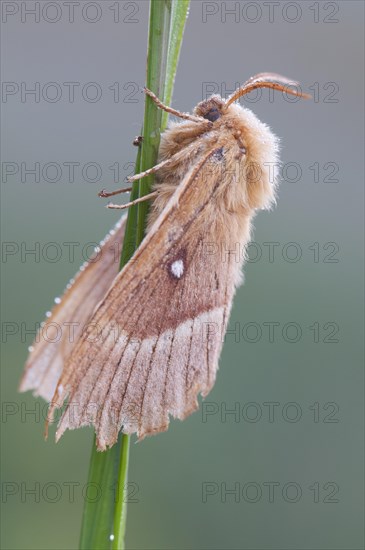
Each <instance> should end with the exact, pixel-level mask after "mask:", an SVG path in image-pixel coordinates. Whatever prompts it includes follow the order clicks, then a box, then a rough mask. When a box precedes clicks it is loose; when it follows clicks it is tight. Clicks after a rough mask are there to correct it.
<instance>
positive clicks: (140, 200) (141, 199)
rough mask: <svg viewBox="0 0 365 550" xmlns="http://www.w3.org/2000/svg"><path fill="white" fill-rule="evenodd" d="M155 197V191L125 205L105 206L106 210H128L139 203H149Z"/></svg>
mask: <svg viewBox="0 0 365 550" xmlns="http://www.w3.org/2000/svg"><path fill="white" fill-rule="evenodd" d="M156 196H157V191H153V192H152V193H149V194H148V195H144V196H143V197H139V198H138V199H136V200H134V201H131V202H127V204H107V208H111V209H115V210H124V209H125V208H129V207H130V206H134V205H135V204H138V203H140V202H144V201H149V200H150V199H153V198H154V197H156Z"/></svg>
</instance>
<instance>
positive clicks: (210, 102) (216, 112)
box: [194, 95, 225, 122]
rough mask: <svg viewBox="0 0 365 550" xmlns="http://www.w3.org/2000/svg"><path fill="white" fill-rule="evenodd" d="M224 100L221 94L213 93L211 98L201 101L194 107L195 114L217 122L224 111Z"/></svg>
mask: <svg viewBox="0 0 365 550" xmlns="http://www.w3.org/2000/svg"><path fill="white" fill-rule="evenodd" d="M224 105H225V102H224V100H223V99H222V98H221V97H220V96H219V95H212V96H211V97H210V98H209V99H206V100H205V101H201V102H200V103H198V105H197V106H196V107H195V109H194V114H195V115H197V116H200V117H202V118H205V119H206V120H209V121H210V122H215V121H216V120H218V119H220V118H221V116H222V113H223V107H224Z"/></svg>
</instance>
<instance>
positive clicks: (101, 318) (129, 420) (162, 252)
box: [50, 148, 240, 450]
mask: <svg viewBox="0 0 365 550" xmlns="http://www.w3.org/2000/svg"><path fill="white" fill-rule="evenodd" d="M222 156H223V155H222V148H220V149H219V148H218V149H215V150H214V151H212V152H211V153H209V154H208V155H205V156H204V158H202V160H201V161H199V162H198V163H197V165H196V166H194V167H193V169H192V170H191V171H190V172H189V173H188V174H187V175H186V176H185V178H184V179H183V181H182V182H181V184H180V185H179V186H178V188H177V190H176V191H175V193H174V195H173V196H172V197H171V199H170V200H169V202H168V204H167V206H166V207H165V209H164V210H163V212H162V213H161V214H160V216H159V217H158V218H157V220H156V222H155V223H154V224H153V225H152V227H151V229H150V231H149V233H148V234H147V236H146V238H145V239H144V241H143V242H142V244H141V246H140V247H139V249H138V250H137V251H136V253H135V255H134V256H133V257H132V260H131V261H130V262H129V263H128V264H127V265H126V266H125V268H124V269H123V270H122V271H121V272H120V273H119V274H118V275H117V277H116V278H115V280H114V282H113V284H112V286H111V288H110V290H109V291H108V293H107V294H106V296H105V297H104V299H103V301H102V302H101V303H100V304H99V306H98V308H97V310H96V311H95V313H94V315H93V317H92V319H91V323H92V324H93V325H94V326H95V332H94V333H93V334H89V335H86V334H83V336H82V337H81V338H80V340H79V342H78V343H77V346H76V347H75V349H74V350H73V352H72V354H71V356H70V358H69V361H68V363H67V365H66V367H65V369H64V371H63V373H62V376H61V380H60V383H59V385H58V388H57V392H56V393H55V396H54V399H53V402H52V405H51V408H50V419H52V416H53V413H54V410H55V408H56V407H61V406H62V404H63V402H64V401H65V399H66V398H67V396H68V398H69V399H68V404H67V407H66V409H65V411H64V413H63V415H62V417H61V420H60V422H59V426H58V430H57V434H56V438H57V439H59V437H61V435H62V434H63V432H64V431H65V430H66V429H74V428H78V427H81V426H83V425H88V424H94V426H95V429H96V434H97V445H98V448H99V449H100V450H104V449H105V448H106V447H107V446H111V445H113V444H114V443H115V442H116V440H117V438H118V433H119V431H120V429H121V428H122V429H123V432H124V433H134V432H136V433H137V435H138V436H139V438H143V437H144V436H145V435H147V434H152V433H157V432H161V431H164V430H166V429H167V427H168V424H169V415H172V416H174V417H177V418H180V419H183V418H185V417H186V416H187V415H189V414H190V413H191V412H193V411H194V410H196V409H197V407H198V402H197V395H198V393H201V394H202V395H203V396H205V395H207V394H208V392H209V391H210V389H211V388H212V386H213V384H214V381H215V376H216V370H217V365H218V358H219V354H220V350H221V347H222V335H223V333H224V328H225V326H226V322H227V316H228V314H229V310H230V305H231V301H232V296H233V292H234V288H235V283H236V282H237V273H238V272H240V264H239V263H237V262H235V261H233V260H232V258H231V256H230V255H229V254H228V255H227V261H221V256H220V255H219V254H217V253H216V251H215V252H213V250H214V245H215V243H216V239H217V234H216V231H219V221H217V223H211V221H212V220H215V213H216V212H217V211H216V208H217V207H218V205H219V204H220V202H221V201H219V197H218V195H219V191H220V182H221V166H219V165H220V164H221V160H222ZM218 217H219V216H218ZM220 232H222V228H221V227H220Z"/></svg>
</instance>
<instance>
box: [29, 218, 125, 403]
mask: <svg viewBox="0 0 365 550" xmlns="http://www.w3.org/2000/svg"><path fill="white" fill-rule="evenodd" d="M125 222H126V216H124V217H123V218H122V219H121V220H120V222H119V223H118V224H117V225H116V226H115V228H114V229H113V230H112V231H110V233H109V234H108V235H107V237H106V238H105V239H104V240H103V241H102V242H101V243H100V247H99V251H98V253H97V255H96V256H95V258H94V260H93V261H89V262H86V263H85V264H84V265H83V266H82V268H81V269H80V271H79V273H78V274H77V275H76V277H75V279H74V280H73V281H71V282H70V283H69V284H68V285H67V288H66V291H65V293H64V294H63V296H62V298H61V299H60V300H59V301H58V300H57V302H58V303H57V304H56V305H55V307H54V308H53V310H52V311H51V314H50V316H49V317H48V318H47V319H46V321H45V322H44V323H42V325H41V327H40V329H39V331H38V334H37V336H36V339H35V341H34V342H33V345H32V346H31V348H30V354H29V357H28V359H27V362H26V365H25V369H24V373H23V376H22V379H21V382H20V387H19V390H20V391H22V392H24V391H27V390H33V393H34V395H40V396H41V397H43V398H44V399H45V400H46V401H51V399H52V397H53V394H54V392H55V389H56V386H57V383H58V380H59V378H60V376H61V372H62V369H63V365H64V364H65V362H66V360H67V358H68V356H69V355H70V353H71V351H72V348H73V347H74V345H75V342H76V341H77V339H78V337H79V335H80V333H81V332H82V330H83V329H84V328H85V326H86V325H87V324H88V322H89V319H90V317H91V315H92V313H93V310H94V309H95V307H96V305H97V304H98V303H99V302H100V300H101V299H102V298H103V296H104V295H105V293H106V292H107V290H108V288H109V287H110V285H111V283H112V281H113V279H114V277H115V276H116V274H117V273H118V267H119V258H118V249H119V250H120V246H121V244H122V241H123V237H124V231H125ZM114 245H117V246H114Z"/></svg>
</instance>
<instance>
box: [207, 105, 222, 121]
mask: <svg viewBox="0 0 365 550" xmlns="http://www.w3.org/2000/svg"><path fill="white" fill-rule="evenodd" d="M221 116H222V115H221V113H220V111H219V109H217V107H213V108H212V109H209V111H208V112H207V113H206V114H205V115H204V118H206V119H207V120H210V122H214V121H215V120H217V119H218V118H220V117H221Z"/></svg>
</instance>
